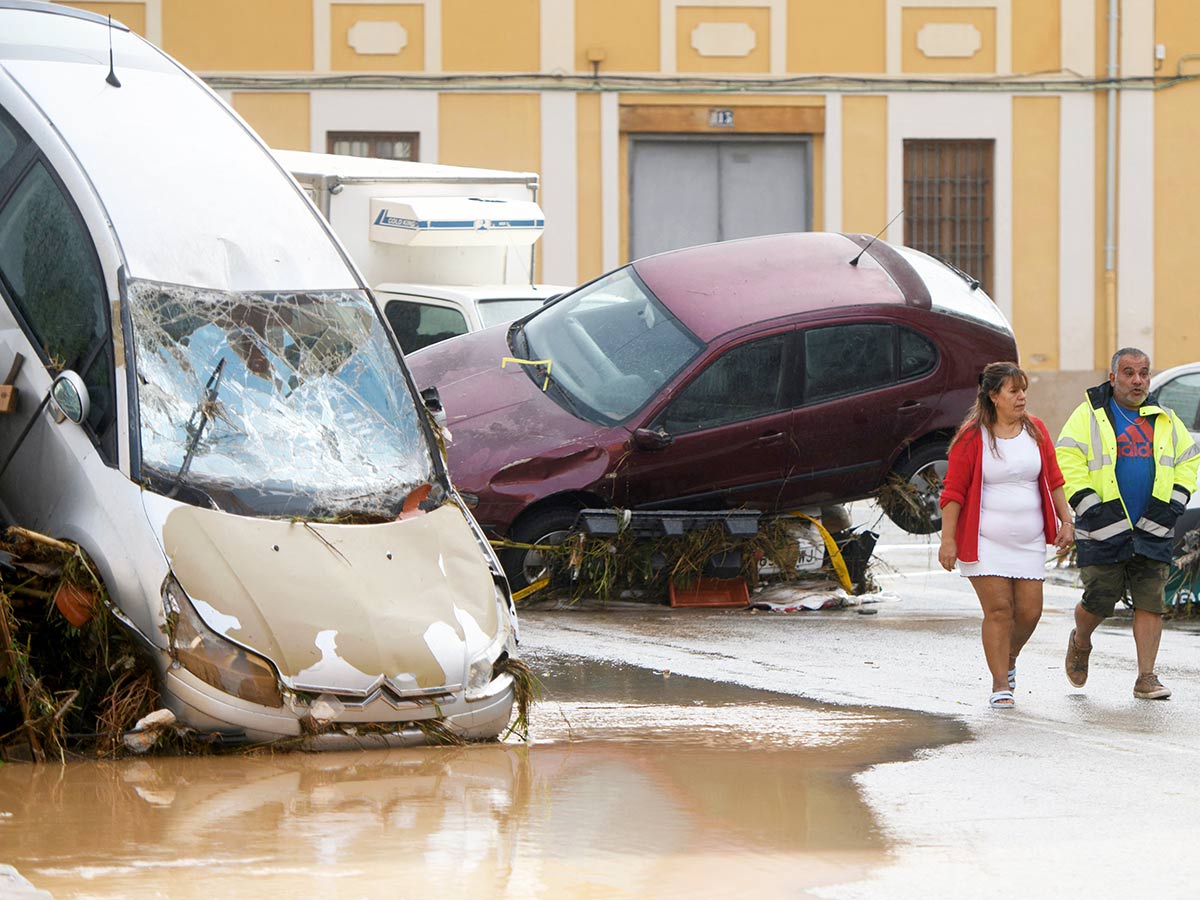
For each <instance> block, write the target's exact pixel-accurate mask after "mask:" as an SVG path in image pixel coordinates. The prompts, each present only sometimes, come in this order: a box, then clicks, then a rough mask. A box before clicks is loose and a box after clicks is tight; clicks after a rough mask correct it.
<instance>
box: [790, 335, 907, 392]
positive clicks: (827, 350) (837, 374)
mask: <svg viewBox="0 0 1200 900" xmlns="http://www.w3.org/2000/svg"><path fill="white" fill-rule="evenodd" d="M895 381H896V340H895V332H894V330H893V328H892V326H891V325H882V324H874V323H867V322H864V323H859V324H854V325H830V326H827V327H825V328H810V329H809V330H808V331H806V332H804V402H805V403H816V402H818V401H821V400H829V399H832V398H834V397H842V396H846V395H847V394H861V393H863V392H864V391H869V390H873V389H875V388H881V387H886V386H887V385H889V384H892V383H894V382H895Z"/></svg>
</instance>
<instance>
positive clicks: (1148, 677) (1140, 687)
mask: <svg viewBox="0 0 1200 900" xmlns="http://www.w3.org/2000/svg"><path fill="white" fill-rule="evenodd" d="M1133 696H1135V697H1137V698H1138V699H1139V700H1166V699H1167V698H1168V697H1170V696H1171V689H1170V688H1169V687H1166V686H1165V685H1164V684H1163V683H1162V682H1161V681H1159V680H1158V676H1157V675H1155V674H1154V673H1153V672H1147V673H1146V674H1145V675H1139V676H1138V679H1137V681H1135V682H1134V683H1133Z"/></svg>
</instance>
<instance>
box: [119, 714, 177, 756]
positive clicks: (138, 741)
mask: <svg viewBox="0 0 1200 900" xmlns="http://www.w3.org/2000/svg"><path fill="white" fill-rule="evenodd" d="M174 724H175V713H173V712H171V711H170V710H169V709H156V710H155V711H154V712H152V713H150V714H149V715H147V716H142V718H140V719H138V720H137V724H136V725H135V726H134V730H133V731H130V732H127V733H126V734H125V736H124V737H123V738H122V741H123V742H124V744H125V747H126V749H128V750H131V751H133V752H134V753H145V752H146V751H147V750H149V749H150V748H151V747H153V746H154V745H155V744H157V743H158V739H159V738H160V737H162V733H163V731H164V730H165V729H167V728H170V727H171V726H172V725H174Z"/></svg>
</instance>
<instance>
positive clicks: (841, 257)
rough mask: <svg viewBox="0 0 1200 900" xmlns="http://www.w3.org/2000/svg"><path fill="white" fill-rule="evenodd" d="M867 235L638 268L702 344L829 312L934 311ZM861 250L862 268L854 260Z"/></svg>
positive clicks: (689, 253) (641, 263) (772, 244)
mask: <svg viewBox="0 0 1200 900" xmlns="http://www.w3.org/2000/svg"><path fill="white" fill-rule="evenodd" d="M872 240H873V239H872V238H871V237H870V235H845V234H835V233H831V232H797V233H791V234H772V235H766V236H763V237H752V238H744V239H742V240H736V241H724V242H722V243H718V244H704V245H701V246H698V247H688V248H685V249H683V250H672V251H669V252H667V253H661V254H659V255H657V256H650V257H646V258H645V259H641V260H637V261H636V262H634V263H633V268H634V270H635V271H636V272H637V274H638V276H639V277H640V278H641V279H642V281H643V282H644V283H645V284H646V286H647V287H648V288H650V290H651V291H653V292H654V294H655V296H657V297H658V298H659V300H661V301H662V302H663V304H664V305H665V306H666V307H667V308H668V309H669V310H670V311H671V312H672V313H673V314H674V315H675V316H676V317H677V318H678V319H679V320H680V322H682V323H683V324H684V326H686V327H687V328H688V329H689V330H690V331H691V332H692V333H693V334H695V335H696V336H697V337H698V338H700V339H701V340H702V341H705V342H708V341H711V340H712V339H713V338H715V337H717V336H718V335H720V334H724V333H726V332H729V331H734V330H737V329H739V328H742V327H744V326H747V325H753V324H755V323H757V322H762V321H766V320H770V319H775V318H779V317H781V316H788V315H800V314H803V313H806V312H811V311H814V310H821V309H828V308H830V307H853V306H864V305H884V306H898V307H899V306H918V307H922V308H925V309H928V308H929V305H930V299H929V292H928V289H927V288H926V287H925V283H924V282H923V281H922V280H921V278H920V276H919V275H917V273H916V270H914V269H913V268H912V266H911V265H910V264H909V263H908V262H907V261H906V260H905V259H904V258H903V257H902V256H901V255H900V254H899V253H897V252H896V250H895V249H894V248H893V247H891V245H889V244H887V243H886V242H884V241H882V240H875V241H874V242H873V243H872ZM864 247H868V249H867V252H865V253H863V254H862V257H861V259H859V261H858V262H857V264H855V265H852V264H851V260H852V259H854V258H855V257H856V256H857V255H858V254H859V252H860V251H861V250H863V248H864Z"/></svg>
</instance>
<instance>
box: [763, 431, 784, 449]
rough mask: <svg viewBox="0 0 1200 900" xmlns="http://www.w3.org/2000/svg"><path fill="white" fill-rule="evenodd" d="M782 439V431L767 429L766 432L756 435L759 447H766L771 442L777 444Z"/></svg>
mask: <svg viewBox="0 0 1200 900" xmlns="http://www.w3.org/2000/svg"><path fill="white" fill-rule="evenodd" d="M782 440H783V432H782V431H768V432H767V433H766V434H761V435H759V437H758V445H759V446H760V447H768V446H770V445H771V444H778V443H779V442H780V441H782Z"/></svg>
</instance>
